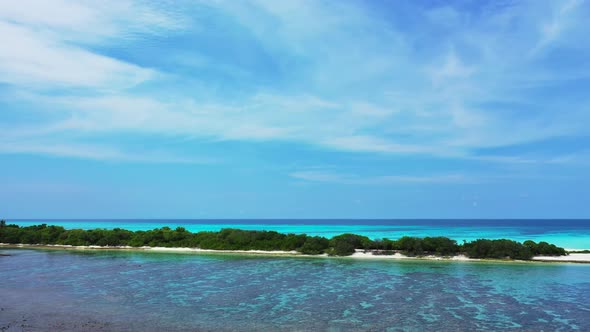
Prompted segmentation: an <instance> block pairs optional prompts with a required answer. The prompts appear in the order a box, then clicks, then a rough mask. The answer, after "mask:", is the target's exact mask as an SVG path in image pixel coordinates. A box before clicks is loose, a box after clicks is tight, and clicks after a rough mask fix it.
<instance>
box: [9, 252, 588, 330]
mask: <svg viewBox="0 0 590 332" xmlns="http://www.w3.org/2000/svg"><path fill="white" fill-rule="evenodd" d="M0 253H1V254H3V255H0V329H1V330H8V331H499V330H502V331H590V296H589V295H590V279H589V276H590V265H587V264H565V263H553V264H548V263H514V262H513V263H494V262H486V263H482V262H440V261H391V260H371V261H366V260H364V261H363V260H355V259H352V258H305V257H299V258H295V257H291V258H281V257H253V256H236V255H229V254H214V255H211V254H180V253H175V254H171V253H159V252H150V253H142V252H132V251H116V250H105V251H103V250H100V251H95V250H94V251H75V250H70V251H67V250H32V249H0Z"/></svg>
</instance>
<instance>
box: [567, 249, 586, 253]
mask: <svg viewBox="0 0 590 332" xmlns="http://www.w3.org/2000/svg"><path fill="white" fill-rule="evenodd" d="M568 254H590V250H588V249H585V250H572V251H568Z"/></svg>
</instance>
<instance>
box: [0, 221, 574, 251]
mask: <svg viewBox="0 0 590 332" xmlns="http://www.w3.org/2000/svg"><path fill="white" fill-rule="evenodd" d="M0 243H9V244H57V245H72V246H90V245H96V246H131V247H143V246H149V247H188V248H201V249H214V250H266V251H270V250H283V251H297V252H299V253H302V254H309V255H318V254H324V253H325V254H328V255H331V256H349V255H352V254H353V253H354V252H355V251H356V250H357V249H362V250H366V251H371V252H373V254H380V255H390V254H394V253H396V252H400V253H402V254H405V255H409V256H422V255H436V256H455V255H459V254H465V255H467V256H468V257H472V258H500V259H502V258H511V259H524V260H528V259H531V258H532V257H533V256H536V255H547V256H559V255H566V254H567V253H566V251H565V250H564V249H563V248H560V247H557V246H555V245H553V244H549V243H547V242H539V243H536V242H534V241H530V240H529V241H525V242H523V243H520V242H517V241H513V240H507V239H500V240H487V239H478V240H475V241H471V242H466V241H464V243H463V244H457V241H455V240H452V239H449V238H447V237H424V238H418V237H409V236H404V237H402V238H400V239H397V240H390V239H377V240H371V239H369V238H368V237H366V236H361V235H357V234H342V235H338V236H334V237H332V238H331V239H328V238H325V237H322V236H309V235H306V234H283V233H278V232H275V231H253V230H241V229H232V228H226V229H222V230H220V231H218V232H197V233H193V232H189V231H187V230H186V229H185V228H183V227H177V228H176V229H171V228H169V227H162V228H156V229H153V230H149V231H129V230H125V229H121V228H115V229H91V230H83V229H65V228H64V227H62V226H48V225H46V224H42V225H35V226H27V227H19V226H18V225H13V224H10V225H7V224H6V222H5V221H3V220H2V221H0Z"/></svg>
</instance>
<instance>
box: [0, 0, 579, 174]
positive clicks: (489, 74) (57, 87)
mask: <svg viewBox="0 0 590 332" xmlns="http://www.w3.org/2000/svg"><path fill="white" fill-rule="evenodd" d="M586 5H587V4H586V3H584V2H582V1H570V2H567V3H563V4H560V5H559V6H555V5H554V4H553V3H551V4H549V3H542V4H539V3H533V2H531V3H527V2H524V3H520V4H516V5H512V6H504V7H502V6H492V5H485V4H482V5H481V8H477V10H473V9H468V8H464V7H461V6H460V5H448V6H444V7H432V8H428V10H422V9H423V8H419V5H418V4H415V3H413V2H408V3H400V4H398V5H397V6H396V7H395V8H387V10H383V9H382V8H375V6H377V4H373V3H370V2H368V3H364V4H363V3H356V2H354V3H352V2H339V3H337V4H334V3H330V4H327V3H323V2H314V1H297V2H276V1H252V2H235V1H218V2H208V1H207V2H200V1H197V2H192V3H178V4H176V3H175V4H170V3H167V2H162V3H159V4H157V5H156V4H153V3H151V2H144V1H116V2H110V1H109V2H100V3H97V2H86V1H82V2H70V1H66V0H63V1H57V2H52V3H51V4H49V3H47V2H44V1H21V2H18V3H15V4H8V3H3V4H0V42H1V43H2V44H3V45H11V47H3V48H2V49H0V81H2V82H3V83H4V84H5V86H8V87H9V89H7V91H8V90H9V91H11V93H5V94H3V95H2V96H3V97H2V98H3V100H4V101H5V102H6V103H8V102H9V101H12V100H20V101H23V102H25V103H28V104H29V105H33V106H31V107H29V110H28V111H30V112H33V113H35V112H37V113H40V114H43V115H44V116H40V117H39V120H32V121H30V123H26V124H24V125H23V124H21V123H19V124H16V123H4V124H1V123H0V127H2V128H4V129H8V130H10V131H12V132H20V135H19V137H20V139H23V140H24V141H27V140H28V141H35V142H42V141H43V140H44V139H45V140H47V141H49V142H52V141H55V137H56V136H59V138H60V144H62V146H63V147H62V148H57V147H53V148H51V149H49V148H45V150H44V151H43V149H40V148H35V149H33V148H27V146H26V145H23V144H21V145H20V146H21V148H20V149H18V148H17V147H13V148H12V151H13V152H17V150H20V151H23V152H27V153H34V151H37V152H38V153H43V154H51V153H53V154H55V155H60V156H76V157H84V156H86V154H84V153H83V152H81V151H82V150H85V149H74V148H71V149H70V148H66V147H74V146H76V143H77V141H75V140H71V141H68V137H78V138H79V137H84V138H85V139H87V140H92V141H94V143H93V146H101V147H103V148H104V149H105V150H101V149H102V148H101V149H96V150H94V152H93V153H91V154H88V155H87V156H88V157H89V158H92V157H91V156H90V155H94V156H101V155H102V156H105V158H111V157H108V156H109V155H110V156H112V158H115V157H116V156H115V155H117V154H118V153H119V152H113V151H129V149H127V148H126V147H125V146H124V144H123V143H116V142H115V143H113V141H112V140H108V139H105V138H108V137H109V135H112V134H113V133H117V134H127V135H143V134H151V135H154V136H153V138H152V139H156V140H161V141H166V140H167V139H169V138H170V137H178V136H181V137H187V138H191V139H194V140H197V141H198V140H206V141H227V140H232V141H252V142H260V141H288V142H296V143H302V144H305V145H309V146H319V147H321V148H324V149H328V150H337V151H349V152H364V153H376V154H387V155H408V154H419V155H429V156H435V157H438V156H446V157H449V158H458V159H469V158H480V159H481V158H488V160H493V161H498V162H500V161H502V162H504V161H505V162H518V163H521V162H522V160H523V159H522V158H512V157H509V156H508V157H506V158H502V156H495V155H494V156H481V155H479V154H477V153H475V151H477V150H479V149H482V148H488V147H498V146H510V145H514V144H522V143H527V142H535V141H542V140H547V139H551V138H553V137H560V136H566V135H569V136H576V135H581V134H582V133H583V132H584V131H585V130H586V128H585V127H586V126H584V125H583V124H584V123H588V121H590V118H589V116H588V112H587V109H586V108H585V106H584V105H587V104H585V103H584V102H585V101H587V97H584V95H583V94H582V93H581V92H579V91H577V92H576V91H574V90H575V88H573V89H571V91H572V92H571V93H573V94H574V95H575V97H576V98H577V101H576V102H569V101H568V100H565V99H564V100H558V99H556V98H552V97H550V96H546V89H547V87H551V86H555V85H557V86H559V87H560V88H561V89H568V88H570V85H569V84H570V80H571V77H573V76H572V75H574V74H575V75H578V76H577V77H584V75H586V77H590V68H588V67H587V66H586V65H584V64H580V63H574V61H572V63H568V62H560V63H559V66H555V68H554V67H552V66H548V65H547V63H546V62H544V61H550V60H548V58H551V48H550V47H548V46H549V45H552V47H553V48H555V49H560V51H561V52H562V53H564V52H565V53H572V54H574V53H575V54H590V47H588V46H587V45H585V44H580V43H575V46H572V45H574V42H575V39H576V38H577V37H576V36H579V35H583V33H584V32H588V30H589V28H588V25H587V24H584V20H586V19H587V18H588V10H587V8H586ZM33 7H35V8H37V9H38V10H35V11H32V10H29V9H30V8H33ZM533 9H534V10H533ZM582 9H584V10H582ZM384 13H389V14H384ZM388 15H391V16H388ZM404 15H406V16H407V15H413V16H415V17H412V20H410V21H412V22H418V21H419V22H421V23H420V24H419V25H415V24H413V23H411V22H406V23H405V24H401V23H398V22H405V21H404V20H403V19H404ZM440 31H443V32H444V33H439V32H440ZM566 32H567V33H566ZM176 38H178V39H176ZM574 48H575V49H574ZM541 49H544V50H545V51H544V52H542V54H541V52H539V50H541ZM146 52H147V53H146ZM531 52H532V53H535V54H537V53H538V54H537V55H536V56H533V57H529V58H526V56H523V54H532V53H531ZM576 52H577V53H576ZM171 59H172V60H171ZM178 59H183V61H179V62H178V63H177V62H176V60H178ZM554 61H558V60H554ZM580 65H582V67H581V68H579V66H580ZM175 66H182V68H183V71H177V70H175ZM564 67H565V70H564ZM574 67H575V68H574ZM523 101H526V102H527V104H525V103H524V102H523ZM523 105H526V106H523ZM10 112H19V110H18V109H11V110H10ZM47 114H51V116H48V115H47ZM31 128H34V129H35V130H31ZM12 137H15V136H12ZM11 144H12V143H11ZM4 146H5V148H4V149H3V150H4V151H8V147H7V145H6V144H5V145H4ZM15 146H18V145H15ZM68 149H69V150H68ZM79 150H80V151H79ZM68 151H70V152H68ZM75 151H77V152H75ZM87 151H92V149H87ZM109 151H110V152H109ZM126 153H127V152H126ZM121 154H122V152H121ZM116 158H119V159H122V158H123V156H121V155H119V156H118V157H116ZM170 159H172V160H173V159H174V158H170ZM482 160H483V159H482ZM408 179H410V178H408ZM381 180H384V179H381ZM392 180H395V179H392ZM396 181H401V179H397V180H396ZM416 182H418V181H416Z"/></svg>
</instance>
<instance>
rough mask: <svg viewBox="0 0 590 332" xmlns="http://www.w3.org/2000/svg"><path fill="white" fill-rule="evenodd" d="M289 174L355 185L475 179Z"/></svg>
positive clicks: (300, 178) (441, 182)
mask: <svg viewBox="0 0 590 332" xmlns="http://www.w3.org/2000/svg"><path fill="white" fill-rule="evenodd" d="M289 176H291V177H293V178H296V179H299V180H305V181H311V182H327V183H339V184H355V185H358V184H360V185H388V184H396V183H414V184H416V183H431V184H432V183H440V184H444V183H467V182H472V181H473V179H469V178H466V177H465V176H463V175H458V174H449V175H429V176H414V175H382V176H359V175H356V174H342V173H335V172H327V171H321V170H311V171H298V172H293V173H291V174H289Z"/></svg>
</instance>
